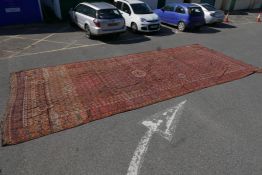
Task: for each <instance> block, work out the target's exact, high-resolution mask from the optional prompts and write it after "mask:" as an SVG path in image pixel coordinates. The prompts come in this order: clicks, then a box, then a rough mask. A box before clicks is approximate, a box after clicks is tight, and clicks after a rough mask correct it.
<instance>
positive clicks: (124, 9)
mask: <svg viewBox="0 0 262 175" xmlns="http://www.w3.org/2000/svg"><path fill="white" fill-rule="evenodd" d="M131 13H132V12H131V8H130V6H129V5H128V4H127V3H124V2H123V4H122V8H121V14H122V16H123V17H124V19H125V22H126V26H128V27H131V22H132V19H131Z"/></svg>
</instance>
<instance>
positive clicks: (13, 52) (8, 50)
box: [2, 49, 17, 53]
mask: <svg viewBox="0 0 262 175" xmlns="http://www.w3.org/2000/svg"><path fill="white" fill-rule="evenodd" d="M2 51H4V52H12V53H17V52H16V51H12V50H3V49H2Z"/></svg>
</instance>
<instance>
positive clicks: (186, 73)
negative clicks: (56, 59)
mask: <svg viewBox="0 0 262 175" xmlns="http://www.w3.org/2000/svg"><path fill="white" fill-rule="evenodd" d="M256 71H257V68H256V67H253V66H251V65H247V64H245V63H242V62H240V61H236V60H234V59H232V58H230V57H227V56H225V55H223V54H221V53H219V52H216V51H214V50H210V49H208V48H205V47H203V46H200V45H190V46H184V47H178V48H172V49H165V50H160V51H152V52H145V53H139V54H131V55H125V56H119V57H113V58H109V59H103V60H94V61H86V62H79V63H72V64H65V65H59V66H55V67H46V68H38V69H32V70H27V71H21V72H16V73H13V74H12V75H11V80H10V81H11V93H10V100H9V105H8V108H7V111H6V116H5V121H4V124H3V132H2V134H3V137H2V139H3V141H2V144H3V145H9V144H17V143H20V142H25V141H28V140H31V139H35V138H39V137H42V136H45V135H48V134H52V133H55V132H58V131H62V130H65V129H68V128H72V127H76V126H78V125H82V124H85V123H88V122H91V121H94V120H98V119H102V118H105V117H109V116H111V115H113V114H117V113H120V112H124V111H128V110H133V109H136V108H140V107H143V106H146V105H149V104H153V103H156V102H160V101H163V100H167V99H170V98H173V97H177V96H181V95H183V94H187V93H189V92H192V91H196V90H199V89H203V88H206V87H210V86H214V85H217V84H221V83H225V82H228V81H232V80H236V79H240V78H242V77H245V76H247V75H250V74H252V73H254V72H256Z"/></svg>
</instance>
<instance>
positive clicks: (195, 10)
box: [188, 7, 204, 16]
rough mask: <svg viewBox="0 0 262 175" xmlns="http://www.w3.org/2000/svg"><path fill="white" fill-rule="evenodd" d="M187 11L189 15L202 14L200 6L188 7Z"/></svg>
mask: <svg viewBox="0 0 262 175" xmlns="http://www.w3.org/2000/svg"><path fill="white" fill-rule="evenodd" d="M188 12H189V14H190V15H191V16H202V15H204V12H203V10H202V9H201V7H189V8H188Z"/></svg>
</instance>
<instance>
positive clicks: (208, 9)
mask: <svg viewBox="0 0 262 175" xmlns="http://www.w3.org/2000/svg"><path fill="white" fill-rule="evenodd" d="M193 4H194V5H197V6H199V7H201V8H202V10H203V11H204V14H205V21H206V24H213V23H221V22H223V21H224V18H225V14H224V12H223V11H222V10H218V9H216V8H215V7H214V6H212V5H210V4H207V3H202V4H197V3H193Z"/></svg>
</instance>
